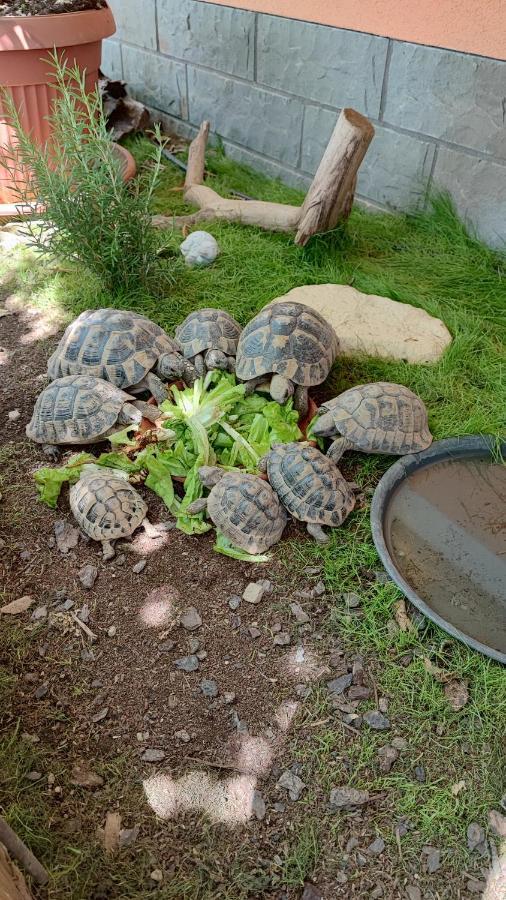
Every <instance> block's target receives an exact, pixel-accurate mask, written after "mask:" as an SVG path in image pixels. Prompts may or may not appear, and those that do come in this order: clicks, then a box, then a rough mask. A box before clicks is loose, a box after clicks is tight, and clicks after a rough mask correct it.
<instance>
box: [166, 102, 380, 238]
mask: <svg viewBox="0 0 506 900" xmlns="http://www.w3.org/2000/svg"><path fill="white" fill-rule="evenodd" d="M208 136H209V122H207V121H205V122H202V125H201V126H200V129H199V132H198V134H197V136H196V137H195V138H194V140H193V141H192V143H191V144H190V151H189V154H188V167H187V171H186V178H185V183H184V199H185V201H186V202H187V203H190V204H192V205H194V206H197V207H198V211H197V212H194V213H190V214H189V215H186V216H153V219H152V222H153V225H154V226H155V227H157V228H170V227H172V228H182V227H184V226H188V225H196V224H198V223H199V222H206V221H212V220H213V219H222V220H225V221H227V222H238V223H240V224H241V225H255V226H257V227H259V228H264V229H266V230H267V231H295V232H296V236H295V243H297V244H300V245H301V246H303V245H304V244H306V243H307V241H308V240H309V238H310V237H311V236H312V235H313V234H317V233H320V232H324V231H330V230H331V229H332V228H335V226H336V225H337V223H338V222H340V221H344V220H345V219H347V218H348V216H349V214H350V212H351V208H352V205H353V198H354V194H355V185H356V181H357V172H358V169H359V166H360V164H361V162H362V160H363V158H364V156H365V154H366V152H367V148H368V146H369V144H370V142H371V140H372V138H373V136H374V128H373V126H372V125H371V123H370V122H369V120H368V119H366V118H365V116H362V115H360V113H358V112H356V111H355V110H353V109H343V111H342V112H341V114H340V116H339V118H338V120H337V123H336V126H335V128H334V131H333V132H332V136H331V138H330V141H329V143H328V145H327V149H326V150H325V153H324V154H323V158H322V161H321V163H320V165H319V167H318V171H317V172H316V175H315V177H314V179H313V181H312V183H311V186H310V188H309V190H308V193H307V195H306V199H305V200H304V203H303V204H302V206H291V205H290V204H287V203H268V202H265V201H262V200H242V199H232V198H230V199H227V198H225V197H221V196H220V194H218V193H217V192H216V191H214V190H213V189H212V188H210V187H208V186H207V185H205V184H204V183H203V182H204V171H205V153H206V146H207V139H208Z"/></svg>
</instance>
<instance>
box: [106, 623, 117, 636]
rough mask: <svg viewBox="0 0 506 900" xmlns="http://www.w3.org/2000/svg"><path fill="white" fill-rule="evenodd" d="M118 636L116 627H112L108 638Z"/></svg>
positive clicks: (108, 631)
mask: <svg viewBox="0 0 506 900" xmlns="http://www.w3.org/2000/svg"><path fill="white" fill-rule="evenodd" d="M115 634H116V625H111V627H110V628H108V629H107V635H108V637H114V636H115Z"/></svg>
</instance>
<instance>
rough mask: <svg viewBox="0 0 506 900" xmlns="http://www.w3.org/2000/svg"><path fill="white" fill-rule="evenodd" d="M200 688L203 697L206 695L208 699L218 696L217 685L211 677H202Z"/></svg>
mask: <svg viewBox="0 0 506 900" xmlns="http://www.w3.org/2000/svg"><path fill="white" fill-rule="evenodd" d="M200 690H201V691H202V693H203V695H204V697H208V698H209V699H210V700H212V699H213V698H214V697H217V696H218V685H217V684H216V682H215V681H213V679H212V678H203V679H202V681H201V682H200Z"/></svg>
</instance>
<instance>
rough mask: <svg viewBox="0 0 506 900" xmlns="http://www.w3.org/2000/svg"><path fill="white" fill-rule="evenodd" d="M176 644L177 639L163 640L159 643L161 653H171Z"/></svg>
mask: <svg viewBox="0 0 506 900" xmlns="http://www.w3.org/2000/svg"><path fill="white" fill-rule="evenodd" d="M175 646H176V642H175V641H162V643H161V644H158V649H159V651H160V652H161V653H170V652H171V651H172V650H173V649H174V647H175Z"/></svg>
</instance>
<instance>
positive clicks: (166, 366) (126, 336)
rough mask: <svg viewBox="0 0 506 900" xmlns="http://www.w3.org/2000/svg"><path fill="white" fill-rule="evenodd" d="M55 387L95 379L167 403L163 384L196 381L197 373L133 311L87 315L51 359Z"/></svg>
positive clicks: (173, 343)
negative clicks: (58, 382) (64, 380)
mask: <svg viewBox="0 0 506 900" xmlns="http://www.w3.org/2000/svg"><path fill="white" fill-rule="evenodd" d="M47 373H48V376H49V378H50V379H51V381H54V379H55V378H61V377H62V376H64V375H95V376H96V377H97V378H103V379H104V380H105V381H110V382H111V384H115V385H116V386H117V387H120V388H127V387H128V388H130V392H131V393H132V392H133V393H139V392H140V391H144V390H148V391H150V393H152V394H153V396H154V397H155V399H156V401H157V402H158V403H161V402H162V401H163V400H164V399H166V398H167V392H166V390H165V388H164V385H163V383H162V382H164V381H170V380H171V379H176V378H183V379H184V380H185V381H187V382H188V383H190V384H191V383H192V382H193V381H194V380H195V374H196V373H195V370H194V368H193V366H192V365H191V363H189V362H188V360H186V359H184V358H183V356H182V355H181V352H180V349H179V346H178V344H177V343H176V341H175V340H173V338H171V337H169V335H168V334H166V333H165V331H164V330H163V328H160V326H159V325H156V324H155V323H154V322H151V320H150V319H148V318H146V316H141V315H140V314H139V313H136V312H131V311H129V310H119V309H95V310H90V309H88V310H85V312H82V313H81V315H79V316H78V317H77V319H75V321H74V322H72V323H71V324H70V325H69V326H68V328H67V329H66V331H65V333H64V334H63V337H62V339H61V341H60V343H59V344H58V346H57V348H56V350H55V352H54V353H53V355H52V356H51V357H50V359H49V362H48V366H47Z"/></svg>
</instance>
